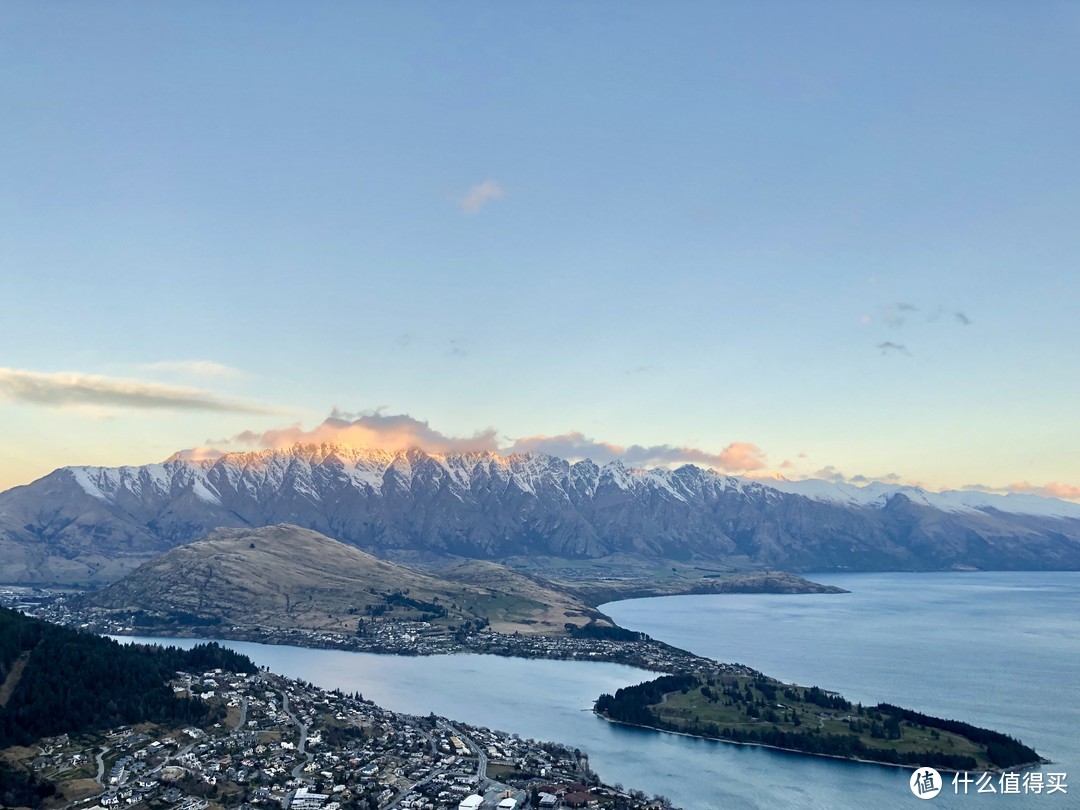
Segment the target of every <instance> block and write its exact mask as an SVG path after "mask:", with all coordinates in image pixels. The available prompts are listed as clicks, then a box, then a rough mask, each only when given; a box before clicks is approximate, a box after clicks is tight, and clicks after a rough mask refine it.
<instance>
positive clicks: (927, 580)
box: [143, 572, 1080, 810]
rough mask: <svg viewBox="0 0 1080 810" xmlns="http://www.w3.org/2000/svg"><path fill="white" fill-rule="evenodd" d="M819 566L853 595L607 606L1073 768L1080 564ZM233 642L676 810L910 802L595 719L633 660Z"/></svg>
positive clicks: (810, 770) (821, 762) (947, 802)
mask: <svg viewBox="0 0 1080 810" xmlns="http://www.w3.org/2000/svg"><path fill="white" fill-rule="evenodd" d="M814 579H816V580H817V581H819V582H823V583H826V584H832V585H839V586H840V587H843V588H846V589H848V590H850V591H851V593H849V594H837V595H819V594H813V595H769V594H729V595H720V596H676V597H662V598H655V599H637V600H629V601H625V602H616V603H611V604H608V605H604V606H603V607H602V609H603V610H604V611H605V612H606V613H607V614H608V615H610V616H611V617H612V618H614V619H615V620H616V621H617V622H618V623H619V624H621V625H623V626H625V627H629V628H632V629H635V630H641V631H644V632H646V633H649V634H650V635H652V636H653V637H655V638H658V639H661V640H663V641H666V642H669V643H671V644H674V645H676V646H679V647H683V648H685V649H688V650H691V651H692V652H695V653H699V654H701V655H707V656H709V657H712V658H716V659H718V660H721V661H736V662H740V663H744V664H748V665H750V666H753V667H755V668H757V669H760V670H762V671H764V672H765V673H767V674H769V675H772V676H774V677H778V678H781V679H784V680H790V681H794V682H797V683H801V684H803V685H813V684H817V685H819V686H821V687H823V688H828V689H833V690H836V691H840V692H842V693H843V694H844V695H845V696H846V697H847V698H849V699H851V700H856V701H862V702H863V703H876V702H879V701H888V702H892V703H897V704H900V705H903V706H905V707H909V708H912V709H916V710H919V711H922V712H925V713H927V714H932V715H938V716H943V717H950V718H955V719H960V720H965V721H968V722H972V723H975V724H977V725H985V726H988V727H990V728H994V729H997V730H999V731H1004V732H1006V733H1008V734H1011V735H1013V736H1016V737H1019V738H1020V739H1021V740H1023V741H1024V742H1025V743H1027V744H1029V745H1031V746H1033V747H1034V748H1035V749H1036V750H1038V751H1039V753H1041V754H1042V755H1043V756H1046V757H1049V758H1050V759H1052V760H1054V762H1055V764H1054V765H1052V766H1045V767H1044V768H1042V769H1041V770H1043V771H1044V772H1066V773H1069V772H1072V775H1073V776H1074V777H1075V778H1080V766H1078V764H1080V734H1077V733H1076V731H1075V730H1076V729H1080V702H1078V697H1080V689H1078V684H1077V674H1078V673H1080V573H1036V572H1010V573H978V574H974V573H971V574H966V573H965V574H851V575H829V576H825V575H822V576H818V577H814ZM143 640H154V641H160V642H163V643H177V640H173V639H143ZM190 643H194V642H193V641H191V640H185V646H186V645H187V644H190ZM228 645H229V646H230V647H232V648H234V649H236V650H239V651H241V652H244V653H246V654H248V655H250V656H251V657H252V658H253V659H254V660H255V661H256V662H257V663H258V664H261V665H265V666H268V667H269V668H270V669H271V670H272V671H274V672H279V673H281V674H284V675H288V676H291V677H300V678H304V679H305V680H308V681H312V682H314V683H317V684H319V685H320V686H324V687H327V688H340V689H343V690H347V691H354V690H359V691H361V692H362V693H363V694H364V696H365V697H367V698H370V699H373V700H375V701H376V702H377V703H379V704H380V705H382V706H385V707H386V708H389V709H393V710H396V711H402V712H408V713H412V714H427V713H428V712H432V711H434V712H435V713H437V714H441V715H445V716H447V717H450V718H453V719H459V720H463V721H466V722H469V723H473V724H476V725H484V726H489V727H492V728H500V729H503V730H505V731H510V732H516V733H518V734H520V735H521V736H523V737H533V738H536V739H550V740H557V741H559V742H562V743H565V744H568V745H570V746H575V747H578V748H581V749H582V750H583V751H586V752H588V754H589V755H590V760H591V763H592V766H593V768H594V769H595V770H596V771H597V772H598V773H599V774H600V775H601V777H602V778H603V779H604V780H605V781H607V782H609V783H612V782H621V783H622V784H624V785H625V786H627V787H635V788H639V789H641V790H644V791H646V792H647V793H650V794H653V793H663V794H665V795H667V796H669V797H670V798H671V799H672V800H673V801H674V802H675V803H676V804H677V805H679V806H682V807H684V808H686V809H687V810H693V809H695V808H701V809H702V810H714V809H716V810H718V809H719V808H747V810H755V809H756V808H760V809H761V810H772V808H788V807H790V808H822V809H823V810H824V809H825V808H846V807H862V806H865V805H867V804H871V803H872V804H873V806H874V808H875V810H884V809H886V808H899V807H911V806H913V805H916V804H917V803H918V800H917V799H915V797H914V796H912V795H911V793H910V791H909V789H908V784H907V782H908V777H909V775H910V771H908V770H903V769H894V768H887V767H882V766H874V765H865V764H859V763H851V762H843V761H839V760H829V759H823V758H816V757H807V756H801V755H798V754H789V753H785V752H780V751H771V750H768V749H763V748H756V747H749V746H736V745H730V744H726V743H719V742H711V741H705V740H695V739H691V738H687V737H681V736H676V735H670V734H660V733H655V732H650V731H645V730H640V729H631V728H625V727H621V726H616V725H612V724H610V723H607V722H606V721H604V720H601V719H600V718H598V717H596V716H594V715H593V714H592V713H591V712H590V711H589V708H590V707H591V705H592V701H593V700H594V699H595V697H596V696H597V695H599V694H600V693H601V692H613V691H614V690H615V689H617V688H619V687H620V686H625V685H627V684H630V683H637V682H640V681H641V680H645V679H648V678H651V677H653V676H652V675H650V674H649V673H644V672H642V671H641V670H637V669H634V668H632V667H626V666H621V665H617V664H606V663H592V662H575V661H543V660H522V659H510V658H498V657H494V656H483V655H452V656H435V657H430V658H401V657H394V656H380V655H372V654H365V653H349V652H341V651H334V650H314V649H305V648H296V647H278V646H268V645H260V644H251V643H245V642H228ZM1066 781H1068V779H1066ZM971 789H972V790H974V786H973V787H972V788H971ZM951 791H952V786H951V784H949V785H947V787H946V789H945V790H944V791H943V792H942V793H941V794H940V795H939V796H938V797H937V798H936V799H934V800H933V806H938V807H961V806H963V807H979V806H982V805H985V804H1006V805H1009V806H1013V807H1021V806H1023V807H1029V806H1030V807H1047V808H1052V807H1058V808H1064V807H1078V806H1080V801H1078V800H1077V796H1078V795H1080V784H1078V785H1077V787H1076V788H1075V789H1070V792H1069V794H1068V795H1064V796H1063V795H1061V794H1060V793H1058V794H1055V795H1053V796H1050V795H1045V794H1044V795H1038V796H1036V795H1031V796H1024V795H1020V796H1001V795H994V796H990V795H985V794H984V795H975V794H972V795H969V796H967V797H964V796H959V797H957V796H953V795H951Z"/></svg>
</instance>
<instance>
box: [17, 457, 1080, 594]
mask: <svg viewBox="0 0 1080 810" xmlns="http://www.w3.org/2000/svg"><path fill="white" fill-rule="evenodd" d="M276 523H291V524H296V525H300V526H304V527H306V528H310V529H314V530H316V531H319V532H322V533H324V534H327V535H329V536H331V537H334V538H337V539H339V540H341V541H343V542H346V543H350V544H353V545H355V546H358V547H359V548H362V549H364V550H366V551H371V552H374V553H376V554H379V555H383V556H391V557H392V556H397V555H401V554H404V553H429V554H445V555H459V556H464V557H474V558H482V559H495V560H505V559H509V558H513V557H517V556H537V555H542V556H549V557H562V558H586V557H604V556H607V555H610V554H616V553H621V554H634V555H641V556H645V557H652V558H658V559H671V560H680V561H689V560H701V561H703V562H710V563H720V562H726V563H733V564H736V565H740V566H769V567H776V568H786V569H789V570H802V571H806V570H868V569H876V570H883V569H884V570H908V569H913V570H928V569H929V570H936V569H942V568H949V567H953V566H974V567H979V568H998V569H1006V568H1045V569H1056V568H1069V569H1076V568H1080V505H1077V504H1072V503H1069V502H1065V501H1059V500H1054V499H1049V498H1038V497H1035V496H996V495H988V494H985V493H975V492H943V493H932V492H927V491H925V490H922V489H919V488H917V487H898V486H890V485H884V484H871V485H869V486H866V487H853V486H847V485H837V484H831V483H828V482H825V481H814V480H812V481H798V482H795V481H784V480H775V481H774V480H768V481H757V480H747V479H742V478H737V477H732V476H725V475H720V474H717V473H714V472H711V471H707V470H703V469H701V468H698V467H694V466H689V465H688V466H684V467H680V468H679V469H676V470H667V469H638V468H632V467H628V466H626V465H625V464H623V463H621V462H618V461H616V462H613V463H610V464H607V465H604V466H598V465H596V464H594V463H593V462H591V461H581V462H577V463H570V462H567V461H565V460H563V459H560V458H555V457H552V456H545V455H537V454H526V455H514V456H508V457H504V456H499V455H496V454H492V453H468V454H461V455H434V454H428V453H425V452H424V451H422V450H419V449H415V448H414V449H411V450H408V451H404V452H399V453H393V452H385V451H378V450H359V449H355V448H350V447H345V446H341V445H296V446H294V447H291V448H288V449H284V450H266V451H260V452H254V453H233V454H227V455H224V456H222V457H220V458H216V459H205V460H195V459H187V458H184V457H182V456H180V455H176V456H174V457H172V458H170V459H169V460H167V461H165V462H164V463H162V464H149V465H146V466H142V467H119V468H107V467H63V468H60V469H58V470H56V471H54V472H52V473H50V474H49V475H47V476H45V477H44V478H41V479H39V480H38V481H35V482H34V483H32V484H29V485H27V486H23V487H16V488H14V489H12V490H9V491H7V492H4V493H0V579H2V580H4V581H7V582H16V581H38V582H49V581H53V580H57V581H65V582H73V581H74V582H85V581H88V580H91V579H93V580H102V581H108V580H112V579H115V578H116V577H117V576H119V575H120V574H121V573H123V571H125V570H128V569H130V568H131V567H133V566H134V565H135V564H137V563H138V562H141V561H143V560H145V559H147V558H148V557H149V556H152V555H153V554H155V553H159V552H161V551H164V550H167V549H169V548H172V547H174V546H176V545H180V544H183V543H187V542H190V541H192V540H195V539H197V538H199V537H201V536H202V535H204V534H205V533H206V532H208V531H209V530H211V529H214V528H217V527H249V526H266V525H271V524H276Z"/></svg>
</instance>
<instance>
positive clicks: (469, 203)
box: [458, 180, 506, 214]
mask: <svg viewBox="0 0 1080 810" xmlns="http://www.w3.org/2000/svg"><path fill="white" fill-rule="evenodd" d="M505 194H506V192H504V191H503V187H502V186H500V185H499V184H498V183H497V182H495V181H494V180H485V181H484V182H483V183H478V184H477V185H475V186H473V187H472V188H470V189H469V190H468V192H467V193H466V194H465V196H464V197H462V198H461V200H460V201H459V202H458V205H459V206H460V207H461V210H462V212H463V213H466V214H475V213H476V212H477V211H479V210H480V209H481V208H483V207H484V206H485V205H487V204H488V203H489V202H491V201H492V200H498V199H501V198H502V197H503V196H505Z"/></svg>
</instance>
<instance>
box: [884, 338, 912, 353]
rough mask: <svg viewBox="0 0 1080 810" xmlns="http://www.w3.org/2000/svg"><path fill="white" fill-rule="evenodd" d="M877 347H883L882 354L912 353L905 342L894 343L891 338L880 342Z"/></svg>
mask: <svg viewBox="0 0 1080 810" xmlns="http://www.w3.org/2000/svg"><path fill="white" fill-rule="evenodd" d="M877 347H878V348H879V349H881V353H882V354H911V352H909V351H908V348H907V346H905V345H904V344H903V343H893V342H892V341H891V340H886V341H885V342H884V343H879V344H878V346H877Z"/></svg>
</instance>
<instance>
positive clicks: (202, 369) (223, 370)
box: [137, 360, 244, 377]
mask: <svg viewBox="0 0 1080 810" xmlns="http://www.w3.org/2000/svg"><path fill="white" fill-rule="evenodd" d="M137 368H138V369H140V370H141V371H149V372H155V371H162V372H165V373H168V374H173V373H179V374H192V375H196V376H199V377H239V376H242V375H243V373H244V372H242V371H241V370H240V369H238V368H233V367H232V366H227V365H225V364H224V363H216V362H214V361H213V360H159V361H158V362H156V363H140V364H139V365H138V366H137Z"/></svg>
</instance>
